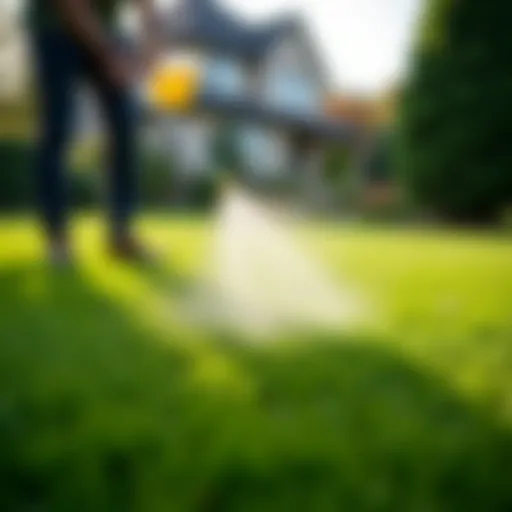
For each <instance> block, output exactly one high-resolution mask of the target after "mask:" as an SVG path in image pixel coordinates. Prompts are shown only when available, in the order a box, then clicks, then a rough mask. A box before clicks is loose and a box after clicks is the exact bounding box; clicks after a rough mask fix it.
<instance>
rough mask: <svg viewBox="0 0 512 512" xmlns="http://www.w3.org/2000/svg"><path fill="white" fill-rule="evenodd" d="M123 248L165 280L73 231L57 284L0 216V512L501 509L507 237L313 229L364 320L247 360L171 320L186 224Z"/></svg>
mask: <svg viewBox="0 0 512 512" xmlns="http://www.w3.org/2000/svg"><path fill="white" fill-rule="evenodd" d="M141 230H142V231H143V233H144V234H145V236H146V237H147V238H148V239H149V240H151V241H152V242H153V243H154V245H156V246H158V247H159V248H160V249H161V250H162V251H163V252H164V253H165V254H166V255H168V258H167V260H166V262H165V265H164V268H161V269H159V270H158V271H156V270H153V271H150V270H149V269H143V268H134V267H129V266H122V265H119V264H117V263H116V262H113V261H111V260H109V259H108V258H107V257H105V256H104V254H103V252H102V246H101V239H102V237H101V230H100V229H99V223H98V222H97V221H95V220H93V219H85V220H82V221H80V222H79V223H78V226H77V229H76V232H75V233H76V237H75V242H76V246H77V253H78V256H79V262H78V266H77V269H76V270H75V271H65V272H55V271H51V270H50V269H48V268H46V267H45V266H44V265H43V264H42V263H41V245H40V240H39V238H38V236H37V232H36V229H35V227H34V225H33V224H32V223H31V222H30V221H28V220H25V219H12V218H11V219H7V218H5V219H4V220H0V510H6V511H29V510H30V511H51V512H53V511H103V510H105V511H130V510H133V511H144V512H145V511H150V512H152V511H165V512H168V511H178V512H179V511H182V510H183V511H212V512H217V511H218V512H224V511H265V512H267V511H269V512H271V511H279V512H288V511H290V512H296V511H297V512H301V511H305V512H310V511H311V512H316V511H319V512H324V511H333V512H334V511H341V510H346V511H349V512H353V511H390V512H391V511H406V512H410V511H417V512H430V511H432V512H437V511H459V510H460V511H464V512H466V511H501V510H503V511H505V510H512V487H511V483H512V240H510V239H508V240H507V239H506V238H505V236H504V235H486V234H474V233H469V232H465V233H455V232H448V231H443V232H441V231H438V232H430V231H428V232H427V231H424V232H421V231H412V230H403V229H390V228H370V227H355V226H346V227H339V226H327V225H323V226H314V227H311V229H308V230H307V231H306V232H305V233H304V236H305V238H306V239H307V240H309V242H310V244H311V247H312V248H314V250H315V251H316V252H317V253H318V256H319V258H320V259H323V260H324V261H325V263H326V265H327V266H329V268H330V269H331V270H332V272H333V275H335V276H336V277H337V278H339V279H340V282H345V281H347V280H349V281H350V282H351V283H354V284H356V285H357V286H358V287H360V289H361V290H362V291H363V293H364V294H365V296H366V297H367V298H368V299H369V300H370V301H371V304H372V311H373V316H372V318H371V321H369V322H368V324H367V325H364V326H362V327H361V329H360V331H359V332H355V333H350V334H348V333H346V334H344V335H341V334H339V335H334V334H332V333H331V334H323V335H321V334H318V333H317V334H306V333H304V334H302V335H301V336H293V337H292V336H289V337H288V338H290V339H282V340H275V342H266V343H265V344H260V345H258V344H255V343H244V340H242V339H239V338H237V337H236V336H221V335H220V334H219V333H214V332H204V331H201V330H199V329H192V328H186V327H184V325H183V324H182V323H181V322H180V321H179V319H178V318H177V317H178V313H177V311H176V308H175V304H176V302H175V297H176V296H177V295H178V294H179V292H180V291H181V290H182V289H183V287H186V286H187V283H190V282H192V281H193V278H194V275H196V274H197V273H198V270H199V269H200V268H201V266H202V264H203V261H202V254H203V249H204V248H205V247H206V246H207V243H208V237H209V229H208V226H207V224H206V223H204V222H202V221H200V220H190V219H188V220H186V219H168V218H163V217H162V218H146V219H145V220H144V221H143V222H142V223H141ZM291 338H294V339H291Z"/></svg>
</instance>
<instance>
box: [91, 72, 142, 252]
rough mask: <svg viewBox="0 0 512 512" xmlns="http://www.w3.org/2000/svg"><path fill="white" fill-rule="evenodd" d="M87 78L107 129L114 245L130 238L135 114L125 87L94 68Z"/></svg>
mask: <svg viewBox="0 0 512 512" xmlns="http://www.w3.org/2000/svg"><path fill="white" fill-rule="evenodd" d="M88 77H89V79H90V82H91V85H92V87H93V90H94V92H95V93H96V95H97V97H98V99H99V103H100V109H101V112H102V114H103V117H104V121H105V127H106V129H107V143H108V144H107V157H108V161H107V164H108V166H107V167H108V189H109V208H110V212H109V213H110V223H111V237H112V241H113V243H114V244H115V243H118V242H124V241H125V240H128V239H131V230H132V218H133V214H134V210H135V204H136V195H137V194H136V192H137V170H138V161H137V160H138V150H137V143H138V137H137V126H138V123H137V118H136V117H137V112H136V107H137V105H136V102H135V98H134V95H133V92H132V91H131V89H130V87H128V86H116V85H114V84H112V83H110V82H109V81H108V80H107V79H106V78H105V77H104V76H103V74H102V73H101V71H100V70H98V69H97V68H96V67H95V66H94V65H90V66H89V69H88Z"/></svg>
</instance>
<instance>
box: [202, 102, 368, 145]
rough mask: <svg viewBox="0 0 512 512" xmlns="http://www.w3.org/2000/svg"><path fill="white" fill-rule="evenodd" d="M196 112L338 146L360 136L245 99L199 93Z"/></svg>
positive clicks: (342, 125) (338, 124)
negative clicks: (296, 134)
mask: <svg viewBox="0 0 512 512" xmlns="http://www.w3.org/2000/svg"><path fill="white" fill-rule="evenodd" d="M196 108H197V109H200V110H201V111H206V112H211V113H214V114H221V115H222V116H225V117H231V118H232V119H235V120H240V121H242V122H244V121H247V122H249V123H257V124H261V125H266V126H275V127H278V128H285V129H288V130H291V131H292V132H297V133H305V134H308V135H311V136H313V137H320V138H322V139H326V140H332V141H334V142H339V143H350V142H353V141H355V140H357V138H358V137H359V136H360V131H359V130H358V128H357V127H356V126H354V125H353V124H352V123H347V122H344V121H341V120H334V119H329V118H326V117H325V116H323V115H317V116H315V115H310V114H305V113H298V112H290V111H286V110H278V109H276V108H271V107H267V106H265V105H262V104H261V103H257V102H255V101H253V100H251V99H246V98H234V97H221V96H218V95H213V94H208V93H203V94H202V95H201V97H200V98H199V102H198V105H197V107H196Z"/></svg>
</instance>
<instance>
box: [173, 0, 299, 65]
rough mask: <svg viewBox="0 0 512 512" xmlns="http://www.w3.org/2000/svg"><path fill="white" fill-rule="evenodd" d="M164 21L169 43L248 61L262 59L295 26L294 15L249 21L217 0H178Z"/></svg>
mask: <svg viewBox="0 0 512 512" xmlns="http://www.w3.org/2000/svg"><path fill="white" fill-rule="evenodd" d="M164 23H165V31H166V34H167V38H168V40H169V42H171V43H176V42H179V43H187V44H194V45H199V46H206V47H208V48H211V49H214V50H218V51H221V52H223V53H230V54H236V55H237V56H239V57H242V58H245V59H247V60H257V59H259V58H261V57H262V56H263V55H264V54H265V52H266V51H267V49H268V48H269V47H270V46H272V45H273V44H274V43H275V42H276V41H279V40H280V39H281V38H283V37H284V36H286V35H287V34H288V32H289V31H291V30H295V28H296V27H297V20H296V19H295V18H293V17H285V18H281V19H278V20H276V21H274V22H271V23H267V24H261V25H254V24H250V23H248V22H246V21H244V20H242V19H240V18H238V17H236V16H235V15H233V14H231V13H230V12H228V11H227V10H225V9H224V8H222V7H221V6H220V5H219V4H218V2H217V1H216V0H181V1H180V2H179V3H178V4H177V5H175V6H173V7H171V8H170V9H169V10H168V11H167V13H166V15H165V22H164Z"/></svg>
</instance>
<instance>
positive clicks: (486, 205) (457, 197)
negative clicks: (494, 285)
mask: <svg viewBox="0 0 512 512" xmlns="http://www.w3.org/2000/svg"><path fill="white" fill-rule="evenodd" d="M511 17H512V4H511V3H510V2H507V1H506V0H489V1H487V2H479V1H477V0H467V1H460V0H458V1H457V0H432V1H431V2H430V4H429V5H428V8H427V13H426V16H425V23H424V26H423V27H422V32H421V38H420V40H419V43H418V48H417V51H416V56H415V62H414V67H413V72H412V76H411V80H410V83H409V84H408V86H407V88H406V91H405V94H404V100H403V105H402V114H401V120H400V121H401V130H400V133H401V143H402V144H401V151H400V155H401V168H402V176H403V178H404V180H405V183H406V184H407V185H408V186H409V190H410V191H411V192H412V194H413V196H414V197H416V198H417V199H418V200H419V201H420V202H421V203H422V204H424V205H426V206H428V207H429V208H431V209H432V210H434V211H436V212H437V213H439V214H441V215H443V216H444V217H447V218H449V219H451V220H459V221H477V222H488V221H492V220H495V219H496V218H497V217H498V216H499V215H500V213H501V211H502V210H503V208H504V207H505V206H506V205H507V204H510V203H511V201H512V151H511V150H510V143H509V141H510V139H511V136H512V124H511V117H510V115H511V113H512V59H511V58H510V56H511V55H512V31H511V30H510V27H509V24H510V19H511Z"/></svg>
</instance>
